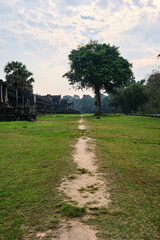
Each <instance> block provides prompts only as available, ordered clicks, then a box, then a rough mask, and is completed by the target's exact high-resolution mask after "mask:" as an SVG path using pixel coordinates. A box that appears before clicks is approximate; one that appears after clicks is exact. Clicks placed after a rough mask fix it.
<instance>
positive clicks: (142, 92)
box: [63, 71, 160, 114]
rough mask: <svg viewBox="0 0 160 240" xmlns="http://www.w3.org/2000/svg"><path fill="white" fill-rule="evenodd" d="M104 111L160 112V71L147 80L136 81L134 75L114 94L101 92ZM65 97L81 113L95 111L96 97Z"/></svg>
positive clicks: (153, 73) (154, 72) (127, 112)
mask: <svg viewBox="0 0 160 240" xmlns="http://www.w3.org/2000/svg"><path fill="white" fill-rule="evenodd" d="M100 97H101V105H102V112H103V113H126V114H129V113H143V114H147V113H155V114H156V113H160V72H159V71H153V72H152V74H151V75H150V76H149V77H148V79H146V80H141V81H138V82H136V81H135V79H134V78H133V77H132V78H131V79H130V80H129V81H128V82H127V83H126V84H125V85H121V86H120V87H119V88H117V89H116V90H115V92H114V93H112V94H101V95H100ZM63 99H67V100H68V101H69V102H72V103H74V107H75V110H78V111H79V112H80V113H95V112H96V106H95V101H96V99H95V98H94V97H91V96H90V95H83V97H82V98H80V97H79V96H78V95H74V96H73V97H72V96H69V95H66V96H64V97H63Z"/></svg>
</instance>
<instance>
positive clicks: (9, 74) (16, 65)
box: [4, 61, 34, 107]
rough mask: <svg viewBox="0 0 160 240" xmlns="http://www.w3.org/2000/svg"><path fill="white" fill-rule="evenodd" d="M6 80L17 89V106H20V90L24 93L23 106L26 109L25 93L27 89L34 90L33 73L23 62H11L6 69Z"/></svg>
mask: <svg viewBox="0 0 160 240" xmlns="http://www.w3.org/2000/svg"><path fill="white" fill-rule="evenodd" d="M4 72H5V73H6V76H5V77H6V80H7V82H9V83H12V84H13V85H14V86H15V87H16V106H18V89H20V90H21V91H22V106H23V107H24V91H25V88H28V89H32V83H33V82H34V79H33V78H32V75H33V74H32V73H31V72H30V71H28V70H27V68H26V66H25V65H24V64H22V63H21V62H14V61H12V62H9V63H7V64H6V66H5V67H4Z"/></svg>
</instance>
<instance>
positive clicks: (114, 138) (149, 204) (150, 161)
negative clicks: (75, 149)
mask: <svg viewBox="0 0 160 240" xmlns="http://www.w3.org/2000/svg"><path fill="white" fill-rule="evenodd" d="M86 121H87V124H88V125H89V126H90V127H89V129H88V133H87V134H88V136H90V137H92V138H94V139H96V145H97V147H96V154H97V157H98V160H99V161H98V163H99V170H100V171H101V172H103V173H104V174H105V176H106V180H107V182H108V186H109V188H110V193H111V200H112V201H111V204H110V207H109V209H108V210H107V212H106V211H103V209H102V210H97V211H95V213H94V214H95V217H91V218H90V219H89V220H88V222H89V223H91V224H96V226H97V227H98V229H99V231H100V233H99V236H101V237H103V238H104V239H145V240H150V239H160V235H159V230H160V228H159V223H160V209H159V203H160V201H159V200H160V191H159V190H160V184H159V183H160V181H159V180H160V168H159V167H160V119H154V118H148V117H133V116H114V115H113V116H111V115H108V116H103V117H101V119H96V117H93V116H90V117H89V116H87V117H86ZM97 216H98V217H97Z"/></svg>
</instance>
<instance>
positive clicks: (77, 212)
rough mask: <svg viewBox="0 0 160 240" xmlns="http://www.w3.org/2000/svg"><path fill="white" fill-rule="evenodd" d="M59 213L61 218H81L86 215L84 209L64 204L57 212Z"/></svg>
mask: <svg viewBox="0 0 160 240" xmlns="http://www.w3.org/2000/svg"><path fill="white" fill-rule="evenodd" d="M59 212H60V213H62V215H63V216H67V217H72V218H75V217H82V216H84V214H86V208H85V207H82V208H81V207H76V206H73V205H70V204H64V205H63V206H62V208H61V209H60V210H59Z"/></svg>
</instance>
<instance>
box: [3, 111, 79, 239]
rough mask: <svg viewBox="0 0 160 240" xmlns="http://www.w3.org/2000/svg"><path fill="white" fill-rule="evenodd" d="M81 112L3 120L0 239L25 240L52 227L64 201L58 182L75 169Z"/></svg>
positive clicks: (56, 221) (56, 220)
mask: <svg viewBox="0 0 160 240" xmlns="http://www.w3.org/2000/svg"><path fill="white" fill-rule="evenodd" d="M78 119H79V116H78V115H75V116H73V115H72V116H71V115H70V116H69V115H66V116H62V115H58V116H45V117H44V116H42V117H38V121H37V122H8V123H0V239H6V240H9V239H23V237H22V236H23V234H24V233H25V232H26V233H27V232H28V231H30V230H31V229H35V230H36V231H38V230H41V231H43V230H45V229H48V228H53V227H54V226H55V225H56V224H55V223H58V221H59V219H58V216H57V215H56V213H55V209H56V208H57V206H60V204H61V202H63V199H62V197H60V196H58V195H57V190H56V187H57V185H58V184H59V183H60V180H61V178H62V177H63V176H67V175H68V174H69V173H72V172H74V169H75V165H74V164H73V162H72V160H71V152H72V149H73V147H72V146H73V143H74V142H75V138H76V137H77V124H78V122H77V121H78Z"/></svg>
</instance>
